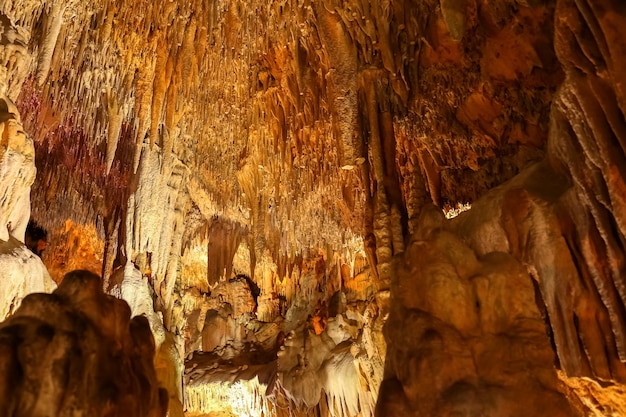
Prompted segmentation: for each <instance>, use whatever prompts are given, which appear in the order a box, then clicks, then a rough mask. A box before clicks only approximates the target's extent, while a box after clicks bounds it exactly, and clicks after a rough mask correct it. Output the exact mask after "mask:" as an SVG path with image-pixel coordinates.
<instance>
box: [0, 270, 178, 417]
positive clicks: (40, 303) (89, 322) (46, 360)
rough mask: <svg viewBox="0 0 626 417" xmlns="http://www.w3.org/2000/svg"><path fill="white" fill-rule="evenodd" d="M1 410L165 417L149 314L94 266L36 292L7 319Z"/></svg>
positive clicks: (1, 330)
mask: <svg viewBox="0 0 626 417" xmlns="http://www.w3.org/2000/svg"><path fill="white" fill-rule="evenodd" d="M0 345H1V349H0V350H1V352H0V362H1V363H2V365H1V367H2V376H1V377H0V409H2V410H3V413H4V415H7V416H15V417H17V416H30V417H39V416H42V417H43V416H76V415H89V416H129V417H134V416H137V417H140V416H141V417H157V416H165V415H166V410H167V392H166V391H165V390H164V389H160V388H159V386H158V385H157V379H156V374H155V370H154V365H153V363H152V361H153V358H154V339H153V337H152V333H151V331H150V326H149V324H148V321H147V320H146V318H145V317H142V316H136V317H134V318H132V319H131V317H130V309H129V307H128V305H127V304H126V303H125V302H123V301H120V300H118V299H116V298H114V297H112V296H110V295H106V294H104V292H103V291H102V281H101V279H100V277H98V276H97V275H95V274H93V273H90V272H87V271H74V272H71V273H69V274H67V275H66V276H65V277H64V278H63V281H62V282H61V284H60V285H59V288H57V289H56V290H55V291H54V292H53V293H52V294H41V293H37V294H31V295H29V296H27V297H26V298H25V299H24V300H23V302H22V305H21V306H20V307H19V308H18V309H17V310H16V311H15V312H14V314H13V315H12V316H11V317H10V318H9V319H7V320H6V321H4V322H3V323H2V324H1V325H0Z"/></svg>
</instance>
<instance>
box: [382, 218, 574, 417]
mask: <svg viewBox="0 0 626 417" xmlns="http://www.w3.org/2000/svg"><path fill="white" fill-rule="evenodd" d="M395 272H396V273H395V276H394V279H393V281H392V286H391V310H390V315H389V320H388V321H387V323H386V325H385V336H386V339H387V345H388V353H387V359H386V362H385V379H384V381H383V383H382V386H381V388H380V390H381V391H380V396H379V399H378V404H377V415H379V416H451V415H467V416H502V415H507V416H520V417H521V416H545V415H551V416H575V415H580V414H579V413H577V412H576V410H575V409H572V408H571V406H570V405H569V403H568V400H567V397H566V396H565V389H564V387H562V386H561V383H560V380H559V379H558V377H557V374H556V371H555V370H554V353H553V351H552V348H551V346H550V340H549V338H548V336H547V335H546V328H545V323H544V321H543V318H542V316H541V314H540V311H539V309H538V307H537V304H536V301H535V289H534V287H533V282H532V278H531V277H530V275H529V274H528V272H527V271H526V269H525V268H524V266H523V265H522V264H521V263H520V262H518V261H517V260H516V259H515V258H514V257H513V256H511V255H510V254H508V253H505V252H488V253H484V254H481V256H480V257H479V256H477V254H476V252H474V251H473V250H472V249H471V248H470V247H468V246H467V245H466V244H465V243H463V240H462V239H461V237H460V236H459V235H457V234H456V233H454V232H453V231H452V230H451V228H450V222H448V221H446V220H445V218H444V216H443V214H442V213H441V211H439V210H437V209H435V208H432V209H431V208H428V207H427V208H424V210H423V212H422V216H421V220H420V222H419V228H418V229H417V231H416V233H415V234H414V235H413V237H412V240H411V243H410V244H409V245H408V246H407V249H406V251H405V253H404V255H403V257H402V258H400V259H398V263H397V265H396V270H395ZM520 398H524V401H520Z"/></svg>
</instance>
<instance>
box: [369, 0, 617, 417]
mask: <svg viewBox="0 0 626 417" xmlns="http://www.w3.org/2000/svg"><path fill="white" fill-rule="evenodd" d="M592 3H593V4H592ZM625 12H626V10H625V9H624V8H623V6H621V5H619V4H617V3H616V2H574V1H566V0H564V1H558V2H557V5H556V11H555V16H554V17H555V49H556V53H557V56H558V59H559V61H560V62H561V64H562V66H563V69H564V72H565V80H564V82H563V84H562V85H561V86H560V87H559V90H558V92H557V94H556V96H555V101H554V103H553V104H552V110H551V114H550V133H549V139H548V156H547V159H546V160H545V161H544V162H542V163H540V164H537V165H533V166H532V167H530V168H527V169H526V170H524V171H523V172H522V173H521V174H519V175H518V176H517V177H515V178H514V179H513V180H511V181H509V182H508V183H506V184H505V185H502V186H500V187H497V188H495V189H493V190H491V191H489V192H487V193H486V194H485V195H484V196H483V197H481V198H480V199H479V200H477V201H475V202H474V203H473V204H472V209H471V210H470V211H469V212H467V213H463V214H461V215H460V216H459V217H458V218H456V219H454V220H453V221H452V222H443V221H442V220H441V219H438V220H436V219H433V215H432V214H430V213H429V211H427V210H426V211H422V216H421V220H420V222H419V223H418V224H419V227H418V228H417V229H416V230H417V233H414V234H413V235H412V241H414V242H415V243H413V244H412V245H410V246H409V249H408V250H407V252H406V253H405V254H404V257H403V258H402V259H401V260H400V261H399V263H398V268H397V276H395V277H394V279H393V284H392V306H393V307H392V311H391V314H390V319H389V322H388V324H387V326H388V327H387V331H386V337H387V341H388V344H389V346H390V349H389V350H390V354H389V355H388V356H387V366H386V376H385V380H384V382H383V385H382V387H381V396H380V398H379V405H378V407H379V408H378V413H379V415H448V413H452V412H464V413H469V415H502V414H507V415H546V414H550V415H581V414H585V415H587V414H590V413H593V414H594V415H612V414H615V413H618V414H619V413H620V412H622V410H623V409H624V401H623V398H624V397H623V393H624V390H623V383H624V369H625V361H624V355H623V346H624V342H623V338H624V329H626V327H625V326H624V323H623V321H624V311H625V310H624V305H625V300H626V298H625V297H624V293H623V288H624V284H623V282H622V281H623V279H622V275H623V273H622V272H620V271H622V269H623V257H624V246H623V242H624V238H623V236H624V235H623V231H622V228H621V227H620V224H621V222H622V220H621V218H622V216H623V208H622V206H621V201H622V194H623V192H622V190H623V175H622V173H621V170H622V167H623V166H624V161H623V158H624V150H623V147H622V146H621V145H620V144H621V143H622V140H621V136H622V133H621V132H622V131H623V130H624V105H623V103H624V98H623V91H622V89H623V83H624V77H623V73H622V72H621V71H619V70H617V69H616V68H617V67H616V65H618V64H616V63H617V62H619V60H620V59H622V57H623V56H624V52H625V51H626V50H625V49H624V46H625V43H624V41H623V36H621V34H620V33H619V32H620V30H619V29H617V28H618V27H620V25H623V24H624V23H626V20H625V19H626V13H625ZM434 217H435V218H436V217H437V216H434ZM411 249H413V251H414V252H413V253H412V252H411ZM411 254H412V255H411ZM476 255H477V257H475V256H476ZM457 262H458V263H457ZM505 265H506V266H505ZM481 266H482V268H485V267H487V268H488V269H489V270H490V273H488V274H485V273H484V272H482V271H481ZM477 268H478V269H477ZM498 271H500V272H498ZM516 271H517V272H516ZM498 277H500V278H498ZM531 284H534V286H535V289H534V290H533V287H532V285H531ZM501 285H504V286H515V289H514V288H512V287H511V288H506V289H504V288H503V287H501ZM501 288H502V292H500V293H499V294H498V295H497V296H496V295H495V294H496V293H498V292H499V291H500V289H501ZM412 291H415V293H412ZM511 294H515V297H514V299H509V298H508V297H510V296H511ZM393 300H397V302H396V303H394V302H393ZM493 302H495V303H493ZM521 303H523V304H525V305H524V306H523V307H522V304H521ZM394 308H395V311H394ZM522 311H523V312H524V313H523V315H522V316H518V317H516V315H517V314H518V313H519V312H522ZM539 313H541V315H543V320H544V321H545V325H546V330H547V332H545V331H544V330H543V329H542V325H541V316H540V314H539ZM522 317H523V319H522ZM515 322H520V323H521V322H524V323H525V324H524V328H523V330H522V328H519V327H518V328H515V327H516V326H515V325H513V323H515ZM400 323H403V325H404V326H406V325H410V326H415V331H414V332H412V334H415V335H416V337H413V338H408V339H407V336H406V334H405V333H404V332H402V333H398V332H396V331H395V329H397V328H398V327H399V325H400ZM531 323H532V324H531ZM494 325H495V327H492V326H494ZM510 325H513V327H509V326H510ZM476 328H478V329H480V330H479V331H478V333H473V334H472V331H475V330H474V329H476ZM502 337H503V338H504V339H500V338H502ZM502 340H506V346H505V345H500V346H498V344H499V343H500V342H501V341H502ZM549 342H551V343H552V345H553V347H552V349H550V347H549ZM517 343H521V344H520V345H518V346H516V344H517ZM403 346H409V348H407V349H404V348H403ZM455 348H456V349H457V350H455ZM492 348H493V349H494V350H493V351H490V349H492ZM487 352H488V353H487ZM485 353H486V354H485ZM518 354H519V355H520V356H519V357H517V358H516V355H518ZM553 358H554V359H553ZM553 360H554V364H553ZM463 361H465V362H463ZM509 361H511V362H509ZM526 361H528V362H526ZM525 362H526V363H525ZM404 363H406V364H408V366H402V364H404ZM512 363H515V364H516V365H520V364H523V363H525V365H523V366H522V367H521V368H517V369H516V368H515V366H511V364H512ZM554 366H556V368H558V369H560V370H562V373H559V374H557V373H556V372H555V371H554V368H553V367H554ZM512 375H516V376H515V377H514V378H515V379H514V380H510V381H507V376H512ZM557 375H558V376H559V377H560V379H561V381H559V380H558V379H557ZM492 377H496V378H495V379H493V380H492V379H491V378H492ZM579 377H587V378H590V379H588V380H586V382H585V380H582V379H580V378H579ZM594 380H595V381H597V382H595V383H594V382H593V381H594ZM514 381H524V382H523V386H515V383H516V382H514ZM487 387H489V388H487ZM495 387H497V388H495ZM547 387H550V388H549V389H548V390H546V388H547ZM570 388H572V389H573V390H572V391H570ZM485 389H487V390H489V389H495V391H491V392H489V393H488V394H485V391H484V390H485ZM508 390H513V391H518V392H523V393H524V394H522V395H523V396H524V397H525V398H529V397H532V398H534V401H531V402H528V403H518V402H508V401H507V400H506V398H507V396H508V395H509V394H507V391H508ZM422 395H424V397H422ZM517 395H519V394H517ZM577 396H578V397H577ZM487 398H489V400H487ZM566 398H567V399H568V401H569V403H570V406H569V407H568V406H566V405H565V401H566ZM535 404H539V405H540V406H539V407H538V408H535V406H534V405H535ZM546 410H550V411H546Z"/></svg>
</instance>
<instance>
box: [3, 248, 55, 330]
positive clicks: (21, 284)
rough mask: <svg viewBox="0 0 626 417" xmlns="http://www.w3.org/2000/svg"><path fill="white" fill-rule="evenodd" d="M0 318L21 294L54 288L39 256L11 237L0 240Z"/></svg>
mask: <svg viewBox="0 0 626 417" xmlns="http://www.w3.org/2000/svg"><path fill="white" fill-rule="evenodd" d="M0 271H1V272H0V320H4V319H5V318H7V317H8V316H9V315H11V314H13V313H14V312H15V310H16V309H17V308H18V307H19V306H20V304H21V302H22V300H23V299H24V297H26V296H27V295H28V294H31V293H34V292H46V293H49V292H51V291H52V290H54V289H55V288H56V283H55V282H54V281H53V280H52V279H51V278H50V275H49V274H48V271H47V270H46V267H45V266H44V264H43V263H42V262H41V259H39V257H38V256H36V255H35V254H33V253H32V252H31V251H30V250H28V248H27V247H26V246H24V244H23V243H22V242H20V241H18V240H17V239H15V238H13V237H11V238H9V240H8V241H6V242H2V241H0Z"/></svg>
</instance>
